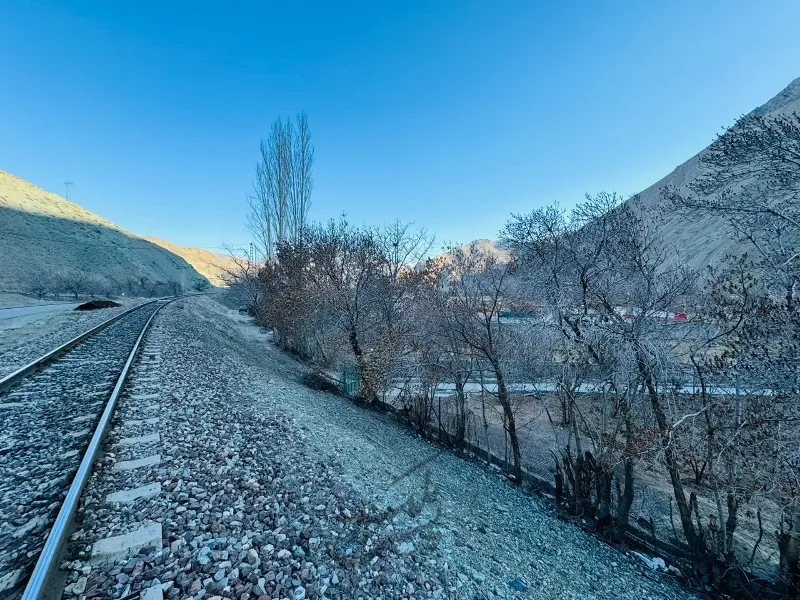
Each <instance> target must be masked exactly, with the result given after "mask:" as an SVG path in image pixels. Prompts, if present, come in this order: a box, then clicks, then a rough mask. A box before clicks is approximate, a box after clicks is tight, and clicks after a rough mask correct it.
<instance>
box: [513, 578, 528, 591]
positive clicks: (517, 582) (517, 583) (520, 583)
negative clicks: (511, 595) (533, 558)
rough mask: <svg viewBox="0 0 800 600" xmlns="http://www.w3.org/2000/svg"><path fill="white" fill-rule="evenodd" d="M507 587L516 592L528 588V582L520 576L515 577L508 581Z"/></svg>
mask: <svg viewBox="0 0 800 600" xmlns="http://www.w3.org/2000/svg"><path fill="white" fill-rule="evenodd" d="M508 587H510V588H511V589H512V590H515V591H517V592H524V591H525V590H527V589H528V582H527V581H525V580H524V579H523V578H522V577H517V578H516V579H512V580H511V581H509V582H508Z"/></svg>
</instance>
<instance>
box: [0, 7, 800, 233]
mask: <svg viewBox="0 0 800 600" xmlns="http://www.w3.org/2000/svg"><path fill="white" fill-rule="evenodd" d="M797 23H800V3H798V2H796V1H795V0H770V1H769V2H766V3H757V2H737V1H730V0H729V1H726V2H723V1H714V0H709V1H704V2H696V1H693V2H689V1H682V0H680V1H671V2H641V1H636V0H631V1H629V2H614V1H611V0H609V1H604V2H573V3H557V2H534V1H533V0H529V1H518V2H512V1H504V0H497V1H494V0H492V1H489V0H486V1H475V0H452V1H449V0H427V1H421V0H419V1H418V0H405V1H398V2H389V1H387V2H381V1H379V2H375V1H364V2H345V1H341V2H327V1H325V2H301V1H298V2H294V1H292V2H288V1H285V2H268V1H266V0H262V1H261V2H253V3H244V2H213V3H203V2H197V1H195V2H169V1H159V2H151V1H148V0H138V1H130V2H123V1H121V0H120V1H115V2H107V1H102V2H99V1H98V2H82V1H73V2H65V1H62V2H28V1H25V0H16V1H13V2H12V1H11V0H8V1H6V2H3V7H2V16H0V169H3V170H6V171H9V172H11V173H13V174H15V175H17V176H19V177H22V178H24V179H27V180H29V181H31V182H33V183H35V184H36V185H38V186H40V187H43V188H45V189H47V190H49V191H53V192H56V193H59V194H62V195H63V190H64V185H63V182H64V181H66V180H69V181H72V182H74V183H75V186H74V188H73V191H72V198H73V200H74V201H76V202H78V203H79V204H81V205H83V206H84V207H86V208H88V209H89V210H92V211H94V212H97V213H99V214H100V215H102V216H104V217H106V218H108V219H111V220H112V221H114V222H116V223H117V224H119V225H121V226H123V227H125V228H127V229H129V230H131V231H134V232H136V233H139V234H142V235H154V236H158V237H162V238H165V239H168V240H170V241H172V242H174V243H178V244H182V245H196V246H204V247H215V246H219V245H221V244H223V243H234V244H241V243H246V242H247V241H248V239H249V236H248V233H247V231H246V229H245V227H244V224H243V223H244V214H245V211H246V194H247V193H248V191H249V189H250V184H251V180H252V175H253V167H254V164H255V161H256V158H257V154H258V144H259V140H260V139H261V137H264V136H266V135H267V133H268V130H269V126H270V123H271V122H272V121H273V120H274V119H275V118H276V117H277V116H290V115H294V113H296V112H297V111H298V110H301V109H304V110H306V112H307V113H308V116H309V121H310V124H311V129H312V135H313V140H314V143H315V146H316V159H317V162H316V168H315V190H314V195H313V198H312V203H313V208H312V216H313V217H314V218H316V219H327V218H328V217H331V216H337V215H339V214H341V213H342V212H344V213H347V215H348V216H349V217H350V218H351V220H353V221H355V222H359V223H366V224H379V223H383V222H387V221H390V220H393V219H395V218H400V219H402V220H407V221H414V222H416V223H417V224H418V225H423V226H425V227H427V228H428V229H430V230H432V231H434V232H435V233H436V234H437V238H438V239H439V240H440V241H442V242H446V241H452V242H465V241H468V240H471V239H474V238H479V237H495V236H496V235H497V232H498V230H499V229H500V228H501V227H502V225H503V223H504V222H505V220H506V219H507V217H508V215H509V214H510V213H511V212H521V211H527V210H530V209H531V208H533V207H535V206H538V205H541V204H546V203H549V202H551V201H554V200H557V201H560V202H561V203H563V204H565V205H570V204H572V203H574V202H576V201H578V200H580V199H581V198H582V196H583V194H584V193H586V192H592V193H594V192H597V191H601V190H606V191H616V192H618V193H621V194H624V195H627V194H631V193H635V192H637V191H640V190H641V189H643V188H645V187H647V186H648V185H650V184H652V183H654V182H655V181H656V180H658V179H659V178H661V177H662V176H664V175H665V174H667V173H668V172H669V171H671V170H672V169H673V168H674V167H675V166H677V165H678V164H679V163H681V162H683V161H684V160H686V159H687V158H689V157H690V156H691V155H693V154H694V153H696V152H697V151H699V150H700V149H702V148H703V147H704V146H706V145H707V144H708V143H709V142H710V141H711V139H712V138H713V136H714V134H715V133H717V132H718V131H720V128H721V127H722V126H725V125H729V124H730V123H731V122H732V121H733V120H734V119H735V118H736V117H737V116H739V115H741V114H743V113H745V112H748V111H749V110H751V109H752V108H755V107H756V106H757V105H760V104H762V103H764V102H765V101H767V100H768V99H769V98H771V97H772V96H773V95H775V94H776V93H778V92H779V91H780V90H781V89H782V88H783V87H785V86H786V85H787V84H788V83H789V82H790V81H791V80H792V79H794V78H795V77H798V76H800V36H798V35H797Z"/></svg>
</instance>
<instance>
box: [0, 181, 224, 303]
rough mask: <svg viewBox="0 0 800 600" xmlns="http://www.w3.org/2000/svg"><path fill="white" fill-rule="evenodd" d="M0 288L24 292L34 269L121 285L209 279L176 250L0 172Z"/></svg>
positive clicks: (190, 285) (191, 285) (193, 284)
mask: <svg viewBox="0 0 800 600" xmlns="http://www.w3.org/2000/svg"><path fill="white" fill-rule="evenodd" d="M0 257H1V258H0V290H6V291H24V290H25V289H26V285H27V282H28V280H29V278H30V277H31V274H32V273H46V274H50V275H57V274H60V273H64V272H83V273H86V274H88V275H91V276H93V277H97V278H105V279H108V280H113V281H115V282H118V283H120V284H124V283H125V282H126V281H127V279H128V278H137V279H141V278H146V279H147V280H148V281H150V282H162V283H177V284H179V285H180V286H181V287H182V288H183V289H187V290H190V289H197V288H200V287H208V285H209V281H208V279H207V278H206V277H204V276H203V275H202V274H200V273H198V271H196V270H195V269H194V268H193V267H192V265H191V264H190V263H189V262H187V261H186V260H185V259H184V258H182V257H181V256H179V255H178V254H176V253H173V252H170V251H169V250H167V249H165V248H163V247H161V246H159V245H157V244H154V243H153V242H151V241H148V240H146V239H144V238H142V237H139V236H137V235H135V234H133V233H130V232H128V231H125V230H124V229H122V228H121V227H119V226H117V225H115V224H114V223H112V222H111V221H109V220H108V219H104V218H103V217H101V216H99V215H96V214H94V213H92V212H90V211H88V210H86V209H84V208H82V207H81V206H78V205H77V204H74V203H72V202H69V201H67V200H65V199H64V198H61V197H60V196H58V195H56V194H51V193H49V192H46V191H44V190H42V189H41V188H38V187H36V186H35V185H33V184H31V183H29V182H27V181H24V180H23V179H20V178H18V177H15V176H14V175H11V174H10V173H6V172H5V171H0Z"/></svg>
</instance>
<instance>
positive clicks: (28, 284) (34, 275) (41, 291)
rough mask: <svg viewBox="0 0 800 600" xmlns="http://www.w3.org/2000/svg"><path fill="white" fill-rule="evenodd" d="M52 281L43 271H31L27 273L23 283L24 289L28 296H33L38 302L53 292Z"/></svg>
mask: <svg viewBox="0 0 800 600" xmlns="http://www.w3.org/2000/svg"><path fill="white" fill-rule="evenodd" d="M54 287H55V285H54V281H53V278H52V277H50V276H49V275H48V274H47V273H45V272H44V271H39V270H35V271H31V272H30V273H28V275H27V277H26V281H25V289H26V291H27V292H28V293H29V294H33V295H34V296H36V297H37V298H39V299H40V300H41V299H42V298H44V297H45V296H47V294H49V293H51V292H53V291H54V289H53V288H54Z"/></svg>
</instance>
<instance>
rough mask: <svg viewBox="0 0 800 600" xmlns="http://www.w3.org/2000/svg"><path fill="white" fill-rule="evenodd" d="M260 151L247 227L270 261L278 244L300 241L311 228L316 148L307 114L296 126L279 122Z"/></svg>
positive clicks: (273, 127)
mask: <svg viewBox="0 0 800 600" xmlns="http://www.w3.org/2000/svg"><path fill="white" fill-rule="evenodd" d="M260 150H261V158H260V160H259V162H258V163H257V164H256V176H255V180H254V182H253V191H252V193H251V195H250V197H249V199H248V203H249V212H248V215H247V226H248V228H249V229H250V231H251V233H252V234H253V237H254V239H255V243H256V246H257V248H258V251H259V254H260V258H261V260H262V261H266V260H268V259H270V258H272V257H274V256H275V246H276V244H278V243H280V242H286V241H300V240H301V239H302V237H303V234H304V231H305V229H306V226H307V220H308V210H309V207H310V205H311V192H312V190H313V186H314V182H313V178H312V169H313V165H314V146H313V144H312V143H311V130H310V128H309V126H308V118H307V117H306V114H305V113H300V114H299V115H298V116H297V117H296V120H295V123H294V124H293V123H292V122H291V121H290V120H288V119H287V120H286V121H283V120H281V119H277V120H276V121H275V122H274V123H273V124H272V129H271V131H270V135H269V137H268V138H267V139H266V140H262V141H261V147H260Z"/></svg>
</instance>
